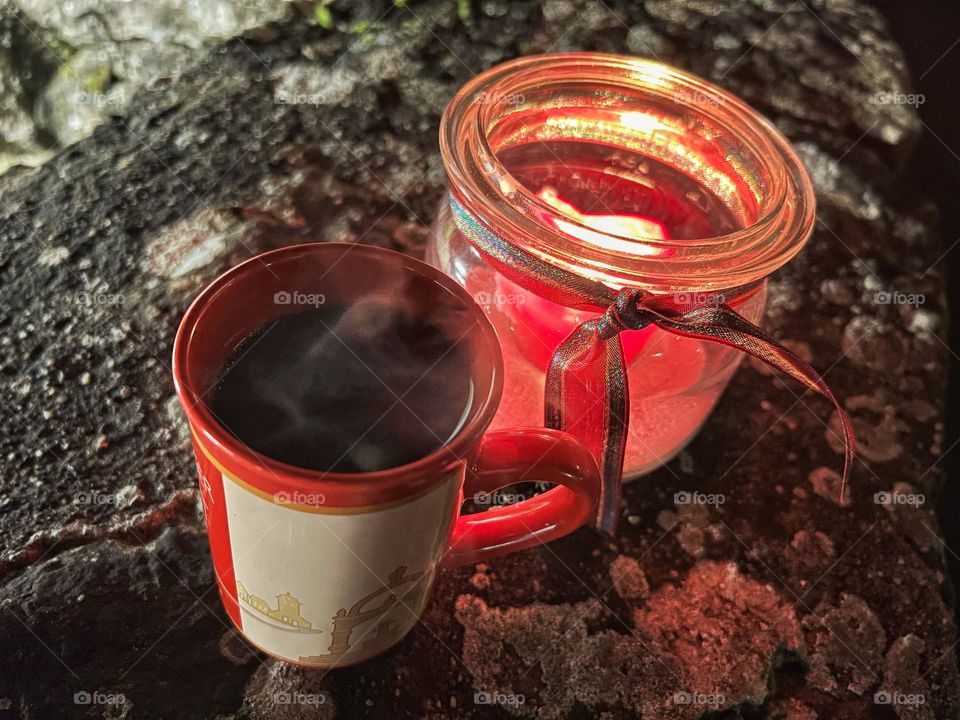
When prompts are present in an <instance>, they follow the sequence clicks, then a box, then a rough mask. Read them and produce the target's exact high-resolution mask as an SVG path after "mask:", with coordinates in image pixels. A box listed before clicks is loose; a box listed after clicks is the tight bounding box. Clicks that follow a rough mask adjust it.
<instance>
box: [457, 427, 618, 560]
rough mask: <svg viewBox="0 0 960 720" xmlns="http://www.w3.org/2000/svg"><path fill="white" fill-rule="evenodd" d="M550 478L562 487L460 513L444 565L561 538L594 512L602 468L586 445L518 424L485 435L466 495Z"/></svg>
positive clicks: (469, 472)
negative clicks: (526, 498)
mask: <svg viewBox="0 0 960 720" xmlns="http://www.w3.org/2000/svg"><path fill="white" fill-rule="evenodd" d="M534 481H547V482H552V483H556V485H557V487H554V488H551V489H550V490H548V491H547V492H545V493H542V494H540V495H536V496H535V497H532V498H530V499H529V500H522V501H520V502H517V503H513V504H511V505H505V506H502V507H497V508H493V509H491V510H487V511H485V512H480V513H474V514H471V515H462V514H460V513H458V514H457V517H456V519H455V520H454V525H453V532H452V533H451V535H450V542H449V544H448V546H447V551H446V553H445V554H444V556H443V559H442V561H441V562H442V565H443V567H448V568H449V567H456V566H458V565H466V564H468V563H475V562H479V561H481V560H485V559H487V558H490V557H493V556H494V555H503V554H504V553H509V552H515V551H517V550H523V549H524V548H528V547H531V546H533V545H539V544H540V543H545V542H549V541H550V540H555V539H556V538H558V537H562V536H563V535H566V534H567V533H569V532H572V531H573V530H576V529H577V528H578V527H580V526H581V525H583V524H584V523H585V522H586V521H587V520H588V519H589V518H591V517H592V516H593V513H594V511H595V510H596V507H597V502H598V498H599V493H600V471H599V469H598V468H597V462H596V460H594V458H593V455H592V454H591V453H590V451H589V450H587V448H586V446H585V445H584V444H583V443H581V442H580V441H579V440H577V439H576V438H575V437H574V436H573V435H569V434H567V433H564V432H560V431H558V430H549V429H547V428H518V429H514V430H501V431H498V432H491V433H487V434H486V435H484V437H483V440H482V441H481V443H480V452H479V455H478V457H477V460H476V462H475V463H474V465H473V467H472V468H470V467H468V468H467V474H466V479H465V480H464V483H463V494H464V496H465V497H467V496H471V495H474V494H477V493H492V492H494V491H495V490H499V489H500V488H502V487H504V486H506V485H512V484H514V483H518V482H534Z"/></svg>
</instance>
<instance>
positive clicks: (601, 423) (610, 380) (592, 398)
mask: <svg viewBox="0 0 960 720" xmlns="http://www.w3.org/2000/svg"><path fill="white" fill-rule="evenodd" d="M597 324H598V320H590V321H588V322H585V323H583V324H582V325H580V326H579V327H578V328H577V329H575V330H574V331H573V332H572V333H570V335H568V336H567V338H566V339H565V340H564V341H563V342H562V343H561V344H560V346H559V347H558V348H557V350H556V352H554V354H553V357H552V359H551V361H550V366H549V368H548V369H547V379H546V388H545V392H544V399H545V407H544V422H545V425H546V426H547V427H549V428H554V429H556V430H563V431H564V432H568V433H570V434H572V435H574V436H576V437H577V438H579V439H580V441H581V442H583V444H584V445H586V446H587V448H588V449H589V450H590V452H591V453H593V456H594V457H595V458H596V459H597V464H598V465H599V467H600V474H601V487H600V504H599V506H598V509H597V517H596V521H595V524H596V526H597V528H599V529H600V530H601V531H603V532H605V533H607V534H609V535H613V533H614V532H615V530H616V526H617V521H618V520H619V518H620V482H621V478H622V475H623V460H624V453H625V451H626V444H627V420H628V418H629V415H630V394H629V392H628V390H627V371H626V363H625V362H624V359H623V347H622V345H621V344H620V339H619V337H617V336H615V337H612V338H610V339H609V340H602V339H600V338H599V337H598V335H597Z"/></svg>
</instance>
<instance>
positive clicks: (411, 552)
mask: <svg viewBox="0 0 960 720" xmlns="http://www.w3.org/2000/svg"><path fill="white" fill-rule="evenodd" d="M361 293H362V294H363V296H364V297H369V296H370V295H371V294H380V295H382V296H383V297H385V298H396V297H397V293H406V294H414V295H416V300H417V301H418V302H429V303H431V307H436V306H440V307H443V308H447V307H449V308H450V310H451V311H460V312H468V313H470V314H471V317H472V318H473V319H475V321H476V322H475V324H473V325H472V326H471V329H470V330H469V331H468V332H467V334H466V335H465V337H464V339H463V340H462V342H464V343H467V344H468V350H469V353H468V357H469V358H470V359H471V360H470V362H471V363H472V367H471V374H472V379H473V384H474V390H475V391H474V392H473V395H472V398H471V400H470V405H469V410H468V412H467V416H466V420H465V422H463V423H462V424H461V426H460V430H459V431H458V432H457V433H456V434H455V435H454V436H453V437H452V438H451V439H450V440H449V441H448V442H447V443H446V444H445V445H443V446H442V447H440V448H439V449H437V450H435V451H434V452H432V453H431V454H429V455H427V456H426V457H422V458H419V459H417V460H415V461H413V462H410V463H408V464H406V465H402V466H399V467H392V468H389V469H386V470H381V471H378V472H370V473H354V474H350V473H334V472H318V471H315V470H307V469H303V468H298V467H294V466H291V465H287V464H285V463H282V462H279V461H277V460H273V459H271V458H269V457H267V456H265V455H262V454H260V453H257V452H256V451H254V450H253V449H251V448H250V447H247V446H246V445H245V444H244V443H242V442H241V441H240V440H238V439H237V438H236V437H235V436H234V435H232V434H231V433H230V432H229V431H228V430H227V429H226V428H225V427H223V426H222V425H221V424H220V423H219V422H218V421H217V420H216V418H215V417H214V416H213V414H212V413H211V411H210V410H209V408H208V407H207V405H206V404H205V403H204V399H205V397H206V396H207V395H208V393H210V392H211V390H212V389H213V388H214V387H215V386H216V384H217V382H218V381H219V379H220V377H221V373H222V372H223V369H224V365H225V364H226V362H227V360H228V358H229V356H230V354H231V352H232V351H233V350H234V349H235V348H236V347H237V346H238V345H239V344H240V343H241V342H242V341H243V340H244V339H245V338H247V337H248V336H250V335H251V334H252V333H253V332H255V331H256V330H258V329H259V328H261V327H262V326H264V325H265V324H267V323H269V322H271V321H273V320H276V319H277V318H280V317H282V316H285V315H287V314H290V313H295V312H298V311H301V310H304V309H306V308H305V307H304V306H303V305H302V304H299V302H298V300H302V301H303V302H304V303H312V302H316V301H317V299H318V298H323V300H324V301H334V302H337V303H340V304H344V305H349V304H350V302H351V301H356V300H357V298H358V296H359V294H361ZM173 378H174V384H175V386H176V391H177V397H178V398H179V399H180V403H181V404H182V406H183V408H184V410H185V412H186V414H187V418H188V420H189V423H190V430H191V434H192V436H193V447H194V452H195V456H196V461H197V471H198V473H199V482H200V495H201V499H202V502H203V511H204V516H205V518H206V523H207V532H208V535H209V539H210V551H211V555H212V557H213V566H214V570H215V573H216V577H217V584H218V587H219V590H220V597H221V598H222V600H223V604H224V606H225V607H226V610H227V614H228V615H229V616H230V618H231V620H232V621H233V623H234V624H235V625H236V626H237V628H238V629H239V630H240V631H241V632H242V633H243V635H244V636H245V637H246V638H247V639H248V640H249V641H250V642H251V643H252V644H253V645H255V646H257V647H259V648H260V649H261V650H263V651H264V652H266V653H268V654H270V655H272V656H274V657H277V658H279V659H281V660H286V661H288V662H294V663H298V664H302V665H307V666H312V667H327V668H329V667H335V666H337V667H338V666H343V665H348V664H352V663H356V662H360V661H363V660H366V659H367V658H369V657H372V656H373V655H376V654H377V653H379V652H382V651H383V650H385V649H386V648H388V647H390V646H392V645H393V644H395V643H396V642H398V641H399V640H400V639H401V638H403V636H404V635H405V634H406V633H407V632H409V630H410V629H411V628H412V627H413V626H414V625H415V624H416V622H417V620H418V619H419V617H420V614H421V612H422V611H423V608H424V606H425V604H426V601H427V596H428V592H429V589H430V586H431V584H432V582H433V579H434V575H435V573H436V570H437V568H438V567H439V566H456V565H462V564H466V563H472V562H476V561H479V560H483V559H485V558H489V557H491V556H494V555H499V554H502V553H506V552H512V551H515V550H520V549H523V548H528V547H531V546H533V545H536V544H538V543H542V542H547V541H549V540H553V539H555V538H558V537H560V536H562V535H565V534H567V533H569V532H571V531H572V530H574V529H576V528H578V527H579V526H580V525H582V524H584V523H585V522H587V521H588V520H589V519H590V518H591V517H592V515H593V512H594V509H595V507H596V504H597V495H598V491H599V486H600V481H599V473H598V470H597V465H596V462H595V461H594V459H593V456H592V455H591V454H590V452H589V451H588V450H587V449H586V447H584V446H583V445H582V444H581V443H580V442H579V441H578V440H576V439H575V438H574V437H573V436H571V435H567V434H565V433H561V432H557V431H555V430H547V429H543V428H528V429H516V430H503V431H498V432H491V433H486V434H485V431H486V429H487V426H488V425H489V424H490V422H491V420H492V419H493V416H494V414H495V413H496V410H497V405H498V403H499V401H500V395H501V391H502V382H503V357H502V355H501V352H500V345H499V343H498V341H497V337H496V334H495V332H494V329H493V327H492V326H491V324H490V322H489V321H488V320H487V318H486V316H485V315H484V313H483V311H482V310H481V309H480V308H479V307H478V306H477V305H476V304H475V303H474V302H473V300H472V299H471V297H470V296H469V295H468V294H467V292H466V291H465V290H463V288H461V287H460V286H459V285H458V284H457V283H456V282H455V281H454V280H452V279H451V278H450V277H449V276H447V275H445V274H444V273H442V272H440V271H439V270H437V269H435V268H433V267H431V266H429V265H427V264H426V263H423V262H420V261H419V260H415V259H413V258H410V257H407V256H406V255H402V254H400V253H397V252H393V251H390V250H384V249H380V248H374V247H368V246H363V245H350V244H334V243H318V244H307V245H297V246H292V247H286V248H282V249H280V250H274V251H272V252H268V253H264V254H263V255H259V256H257V257H254V258H251V259H250V260H247V261H246V262H244V263H242V264H240V265H238V266H236V267H234V268H233V269H231V270H229V271H228V272H226V273H225V274H223V275H221V276H220V277H219V278H217V279H216V280H214V281H213V283H211V284H210V285H209V286H208V287H207V288H206V289H205V290H204V291H203V292H201V293H200V295H199V297H197V299H196V300H195V301H194V302H193V304H192V305H191V306H190V308H189V309H188V310H187V312H186V315H185V316H184V318H183V321H182V322H181V324H180V329H179V330H178V332H177V337H176V340H175V342H174V347H173ZM535 480H539V481H549V482H552V483H555V484H556V487H554V488H552V489H550V490H548V491H547V492H545V493H542V494H540V495H535V496H533V497H532V498H529V499H525V500H522V501H520V502H517V503H514V504H512V505H506V506H500V507H495V508H493V509H490V510H486V511H485V512H480V513H474V514H468V515H464V514H461V512H460V508H461V505H462V503H463V501H464V498H465V497H471V496H474V497H477V498H479V499H481V500H482V499H483V498H484V497H489V494H490V493H492V492H493V491H496V490H498V489H500V488H503V487H505V486H507V485H511V484H515V483H518V482H526V481H535Z"/></svg>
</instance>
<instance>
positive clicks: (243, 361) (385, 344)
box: [209, 300, 473, 473]
mask: <svg viewBox="0 0 960 720" xmlns="http://www.w3.org/2000/svg"><path fill="white" fill-rule="evenodd" d="M468 329H469V327H467V326H465V323H464V318H463V317H457V314H456V313H453V314H451V313H450V312H449V311H448V309H446V308H445V309H443V311H442V312H441V311H437V312H433V313H431V312H430V310H429V308H426V309H424V308H422V307H419V308H418V307H394V306H391V305H388V304H385V303H383V302H379V301H372V300H371V301H360V302H358V303H355V304H351V305H325V304H321V305H318V306H316V307H314V308H311V309H308V310H304V311H301V312H298V313H294V314H291V315H286V316H284V317H281V318H279V319H278V320H275V321H272V322H270V323H268V324H267V325H265V326H263V327H261V328H260V329H259V330H257V331H256V332H254V333H253V334H252V335H250V336H249V337H248V338H246V339H245V340H244V341H243V342H242V343H241V344H240V345H239V346H238V347H237V348H236V349H235V350H234V351H233V353H232V354H231V356H230V358H229V360H228V361H227V363H226V365H225V367H224V370H223V372H222V377H221V378H220V379H219V381H218V382H217V384H216V387H215V388H214V389H213V391H212V393H211V395H212V401H211V402H210V403H209V407H210V409H211V410H212V412H213V413H214V415H216V417H217V419H218V420H219V422H220V423H221V424H222V425H223V426H224V427H225V428H226V429H227V430H229V431H230V433H232V434H233V435H234V436H236V437H237V438H238V439H239V440H241V441H242V442H243V443H245V444H246V445H248V446H249V447H251V448H252V449H254V450H256V451H257V452H260V453H262V454H263V455H266V456H268V457H270V458H273V459H275V460H279V461H281V462H284V463H287V464H289V465H295V466H297V467H301V468H306V469H310V470H319V471H331V472H342V473H360V472H372V471H377V470H384V469H387V468H391V467H396V466H399V465H404V464H407V463H410V462H413V461H415V460H418V459H420V458H422V457H425V456H426V455H428V454H430V453H431V452H433V451H434V450H436V449H438V448H440V447H442V446H443V445H444V444H446V443H447V442H449V440H450V439H451V438H452V437H453V436H455V435H456V434H457V432H458V431H459V429H460V427H461V426H462V425H463V423H464V421H465V420H466V416H467V412H468V409H469V407H470V403H471V396H472V392H473V382H472V378H471V373H470V363H469V357H468V353H467V343H466V342H461V339H462V338H463V336H464V334H465V333H466V332H467V330H468Z"/></svg>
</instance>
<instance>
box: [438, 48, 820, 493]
mask: <svg viewBox="0 0 960 720" xmlns="http://www.w3.org/2000/svg"><path fill="white" fill-rule="evenodd" d="M440 148H441V154H442V157H443V162H444V166H445V169H446V172H447V176H448V178H449V181H450V195H451V197H452V199H455V200H456V202H457V203H459V204H460V206H461V207H462V208H463V209H465V210H466V211H467V212H468V213H470V215H472V216H473V217H474V218H475V219H476V221H478V222H479V223H480V224H481V225H482V227H483V228H485V229H486V230H488V231H490V232H492V233H494V234H495V235H496V236H497V237H498V238H501V239H503V240H504V241H505V242H507V243H510V244H513V245H515V246H516V247H519V248H522V249H523V250H526V251H528V252H529V253H532V254H533V255H535V256H536V257H537V258H540V259H542V260H545V261H547V262H548V263H550V264H551V265H556V266H559V267H561V268H564V269H567V270H571V271H573V272H576V273H577V274H579V275H582V276H585V277H588V278H591V279H594V280H598V281H600V282H602V283H603V284H605V285H607V286H608V287H610V288H612V289H614V290H619V289H621V288H623V287H633V288H640V289H642V290H645V291H647V292H650V293H654V294H664V293H670V294H673V295H675V296H677V299H678V300H679V301H681V302H683V301H691V300H692V301H693V302H695V303H697V304H704V305H707V304H712V303H719V302H726V303H727V304H728V305H729V306H731V307H733V308H734V309H735V310H736V311H737V312H738V313H740V314H741V315H742V316H743V317H745V318H746V319H747V320H749V321H750V322H752V323H755V324H759V323H760V321H761V319H762V317H763V313H764V308H765V305H766V294H767V293H766V278H767V277H768V276H769V274H770V273H771V272H773V271H774V270H776V269H777V268H778V267H780V266H781V265H783V264H784V263H786V262H787V261H788V260H790V258H792V257H793V256H794V255H795V254H796V253H797V252H798V251H799V250H800V249H801V247H802V246H803V244H804V243H805V241H806V240H807V238H808V237H809V235H810V232H811V230H812V227H813V222H814V197H813V191H812V187H811V184H810V181H809V178H808V177H807V174H806V172H805V171H804V169H803V166H802V165H801V163H800V160H799V159H798V158H797V156H796V154H795V153H794V151H793V150H792V149H791V147H790V146H789V144H788V142H787V141H786V140H785V139H784V138H783V136H782V135H780V133H779V132H777V130H776V129H775V128H774V127H773V126H772V125H771V124H770V123H769V122H767V121H766V120H765V119H764V118H762V117H761V116H760V115H759V114H758V113H757V112H755V111H754V110H752V109H751V108H750V107H748V106H747V105H746V104H744V103H743V102H742V101H740V100H738V99H737V98H736V97H734V96H732V95H730V94H729V93H727V92H725V91H723V90H721V89H719V88H717V87H715V86H713V85H710V84H708V83H706V82H705V81H703V80H701V79H699V78H697V77H695V76H692V75H690V74H687V73H685V72H682V71H680V70H676V69H674V68H670V67H667V66H665V65H662V64H659V63H655V62H651V61H647V60H642V59H639V58H632V57H624V56H617V55H606V54H599V53H569V54H556V55H539V56H533V57H526V58H520V59H517V60H514V61H511V62H508V63H505V64H503V65H499V66H497V67H494V68H492V69H490V70H488V71H486V72H484V73H482V74H481V75H478V76H477V77H475V78H474V79H473V80H471V81H470V82H469V83H467V84H466V85H465V86H464V87H463V88H461V90H460V91H459V92H458V93H457V94H456V96H455V97H454V98H453V100H452V101H451V102H450V104H449V105H448V106H447V108H446V111H445V112H444V115H443V119H442V121H441V129H440ZM427 259H428V261H429V262H431V263H433V264H434V265H436V266H438V267H439V268H441V269H442V270H444V271H445V272H446V273H448V274H449V275H451V276H452V277H453V278H455V279H456V280H457V281H458V282H459V283H460V284H461V285H463V286H464V287H465V288H466V289H467V290H468V291H469V292H470V293H471V295H472V296H473V297H474V298H475V299H476V300H477V302H478V303H480V305H481V306H482V307H483V309H484V311H485V312H486V313H487V315H488V316H489V318H490V320H491V321H492V322H493V325H494V327H495V328H496V331H497V334H498V336H499V339H500V342H501V344H502V346H503V354H504V359H505V378H504V394H503V402H502V403H501V406H500V410H499V412H498V414H497V417H496V419H495V420H494V427H516V426H523V425H541V424H543V418H544V381H545V373H546V370H547V366H548V363H549V361H550V358H551V356H552V355H553V352H554V350H555V349H556V348H557V346H558V345H559V344H560V343H561V342H562V341H563V340H564V339H565V338H566V337H567V335H568V334H569V333H571V332H572V331H573V330H574V329H575V328H576V327H577V326H579V325H580V324H581V323H583V322H584V321H586V320H589V319H590V318H592V317H597V316H598V315H599V313H592V312H588V311H583V310H579V309H575V308H572V307H566V306H564V305H558V304H556V303H555V302H552V301H550V300H547V299H545V298H543V297H541V296H539V295H537V294H536V293H534V292H532V291H531V290H529V289H527V288H526V287H524V286H522V285H521V284H517V283H516V282H513V281H511V280H510V279H508V278H507V277H506V276H505V275H503V274H502V273H500V272H499V271H498V270H497V269H496V268H495V267H494V266H493V265H492V264H491V263H490V262H488V260H487V259H486V256H484V255H483V254H482V253H481V252H479V251H478V250H477V248H476V247H474V246H473V245H472V244H471V242H470V241H469V240H468V239H467V238H466V237H465V236H464V235H463V234H462V233H461V232H460V231H459V230H458V229H457V226H456V224H455V223H454V219H453V215H452V213H451V209H450V202H449V199H448V200H445V201H444V202H443V203H442V204H441V206H440V209H439V212H438V215H437V218H436V221H435V223H434V227H433V231H432V235H431V239H430V243H429V245H428V250H427ZM620 339H621V342H622V344H623V352H624V357H625V360H626V365H627V368H628V370H627V373H628V380H629V403H630V415H629V434H628V437H627V445H626V455H625V461H624V473H623V474H624V478H631V477H636V476H637V475H640V474H643V473H646V472H649V471H650V470H652V469H654V468H656V467H658V466H660V465H662V464H663V463H665V462H667V461H668V460H670V459H671V458H672V457H673V456H674V455H675V454H676V453H677V452H678V451H679V450H680V449H681V448H682V447H683V446H684V445H685V444H686V443H687V442H688V441H689V440H690V439H691V438H692V437H693V436H694V435H695V434H696V432H697V431H698V430H699V428H700V427H701V425H702V424H703V423H704V421H705V420H706V418H707V416H708V415H709V414H710V411H711V410H712V408H713V407H714V405H715V404H716V402H717V400H718V398H719V397H720V394H721V393H722V392H723V390H724V388H725V387H726V385H727V383H728V382H729V380H730V377H731V376H732V375H733V372H734V371H735V370H736V367H737V365H738V364H739V362H740V360H741V359H742V353H740V352H739V351H737V350H735V349H732V348H729V347H726V346H723V345H719V344H716V343H710V342H705V341H702V340H697V339H691V338H686V337H681V336H678V335H675V334H671V333H669V332H666V331H664V330H662V329H660V328H658V327H656V326H653V325H651V326H648V327H646V328H644V329H642V330H628V331H624V332H622V333H621V334H620Z"/></svg>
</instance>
